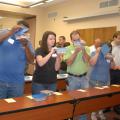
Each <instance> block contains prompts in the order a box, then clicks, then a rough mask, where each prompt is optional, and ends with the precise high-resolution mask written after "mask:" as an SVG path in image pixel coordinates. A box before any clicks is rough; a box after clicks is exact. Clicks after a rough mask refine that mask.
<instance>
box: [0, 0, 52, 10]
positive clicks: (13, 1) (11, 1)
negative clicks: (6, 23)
mask: <svg viewBox="0 0 120 120" xmlns="http://www.w3.org/2000/svg"><path fill="white" fill-rule="evenodd" d="M52 1H53V0H6V1H5V0H0V3H2V4H8V5H14V6H19V7H24V8H28V7H35V6H37V5H42V4H44V3H48V2H52Z"/></svg>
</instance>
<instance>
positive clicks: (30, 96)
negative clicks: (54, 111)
mask: <svg viewBox="0 0 120 120" xmlns="http://www.w3.org/2000/svg"><path fill="white" fill-rule="evenodd" d="M26 97H27V98H29V99H34V98H33V97H32V95H28V96H26Z"/></svg>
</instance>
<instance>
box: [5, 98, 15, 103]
mask: <svg viewBox="0 0 120 120" xmlns="http://www.w3.org/2000/svg"><path fill="white" fill-rule="evenodd" d="M4 100H5V101H6V102H7V103H14V102H16V101H15V100H14V99H13V98H8V99H4Z"/></svg>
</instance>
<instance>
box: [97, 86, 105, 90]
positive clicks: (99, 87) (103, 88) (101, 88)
mask: <svg viewBox="0 0 120 120" xmlns="http://www.w3.org/2000/svg"><path fill="white" fill-rule="evenodd" d="M95 88H96V89H101V90H102V89H104V88H102V87H95Z"/></svg>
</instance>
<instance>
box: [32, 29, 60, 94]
mask: <svg viewBox="0 0 120 120" xmlns="http://www.w3.org/2000/svg"><path fill="white" fill-rule="evenodd" d="M55 44H56V34H55V33H54V32H52V31H46V32H45V33H44V34H43V37H42V41H41V47H40V48H38V49H37V50H36V69H35V72H34V74H33V83H32V93H33V94H36V93H39V92H40V91H41V90H53V91H56V81H57V71H58V70H59V68H60V63H61V59H60V56H59V55H56V54H55V48H54V46H55Z"/></svg>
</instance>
